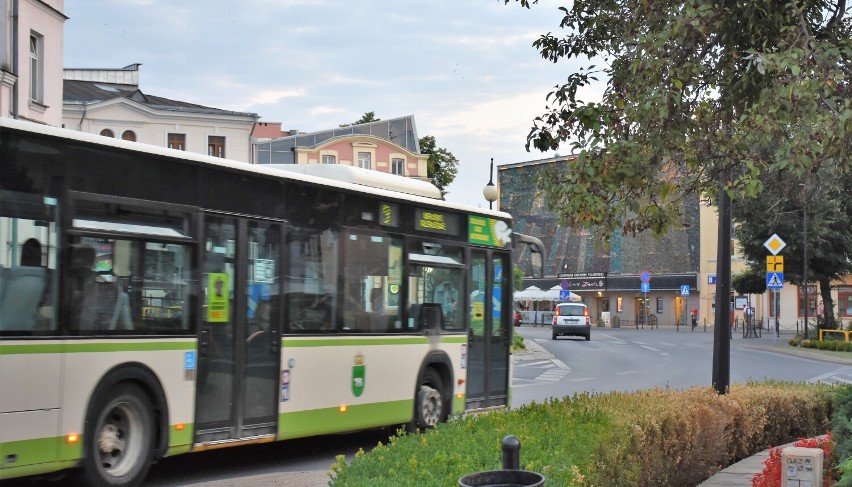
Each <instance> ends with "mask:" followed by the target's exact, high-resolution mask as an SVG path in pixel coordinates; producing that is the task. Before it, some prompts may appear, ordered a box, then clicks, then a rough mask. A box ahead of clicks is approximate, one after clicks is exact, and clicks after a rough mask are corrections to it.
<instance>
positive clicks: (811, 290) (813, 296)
mask: <svg viewBox="0 0 852 487" xmlns="http://www.w3.org/2000/svg"><path fill="white" fill-rule="evenodd" d="M798 291H799V300H798V301H799V303H798V308H799V315H798V316H801V317H803V318H804V316H805V288H804V287H801V286H800V287H799V288H798ZM818 297H819V296H817V290H816V287H814V286H808V320H809V321H810V320H811V319H813V320H816V315H817V298H818Z"/></svg>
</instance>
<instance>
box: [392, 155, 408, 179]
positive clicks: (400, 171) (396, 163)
mask: <svg viewBox="0 0 852 487" xmlns="http://www.w3.org/2000/svg"><path fill="white" fill-rule="evenodd" d="M391 173H393V174H397V175H400V176H405V159H398V158H396V157H395V158H393V159H391Z"/></svg>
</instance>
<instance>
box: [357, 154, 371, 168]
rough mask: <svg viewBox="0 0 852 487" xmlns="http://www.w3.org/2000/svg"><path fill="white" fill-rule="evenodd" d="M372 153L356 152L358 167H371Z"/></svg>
mask: <svg viewBox="0 0 852 487" xmlns="http://www.w3.org/2000/svg"><path fill="white" fill-rule="evenodd" d="M372 166H373V164H372V154H370V153H369V152H359V153H358V167H360V168H362V169H372Z"/></svg>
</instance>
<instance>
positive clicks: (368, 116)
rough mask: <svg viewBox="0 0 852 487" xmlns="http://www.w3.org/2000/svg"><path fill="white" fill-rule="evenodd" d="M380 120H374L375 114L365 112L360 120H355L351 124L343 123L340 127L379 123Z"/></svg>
mask: <svg viewBox="0 0 852 487" xmlns="http://www.w3.org/2000/svg"><path fill="white" fill-rule="evenodd" d="M381 120H382V119H381V118H376V112H366V113H364V114H363V115H361V118H359V119H358V120H355V121H354V122H352V123H344V124H343V125H341V127H348V126H350V125H358V124H361V123H370V122H379V121H381Z"/></svg>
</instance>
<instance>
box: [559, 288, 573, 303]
mask: <svg viewBox="0 0 852 487" xmlns="http://www.w3.org/2000/svg"><path fill="white" fill-rule="evenodd" d="M559 300H560V301H570V300H571V291H565V290H562V291H559Z"/></svg>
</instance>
